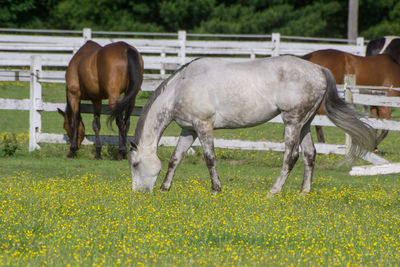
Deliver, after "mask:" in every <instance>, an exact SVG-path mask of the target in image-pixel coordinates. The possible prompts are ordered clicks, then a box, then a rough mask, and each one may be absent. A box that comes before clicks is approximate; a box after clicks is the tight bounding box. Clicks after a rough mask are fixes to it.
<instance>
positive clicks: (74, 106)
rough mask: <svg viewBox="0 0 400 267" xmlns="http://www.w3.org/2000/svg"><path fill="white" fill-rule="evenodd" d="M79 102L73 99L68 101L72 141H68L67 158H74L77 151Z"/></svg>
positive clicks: (79, 117)
mask: <svg viewBox="0 0 400 267" xmlns="http://www.w3.org/2000/svg"><path fill="white" fill-rule="evenodd" d="M79 104H80V103H79V100H76V99H73V100H70V107H71V114H72V115H71V118H70V128H71V131H72V134H71V136H72V138H71V139H72V140H69V141H70V147H69V153H68V155H67V157H68V158H74V157H75V155H76V151H77V150H78V126H79V124H80V121H81V119H82V118H81V116H80V114H79V112H80V110H79Z"/></svg>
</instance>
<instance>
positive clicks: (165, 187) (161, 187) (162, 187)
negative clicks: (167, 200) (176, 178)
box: [160, 184, 170, 192]
mask: <svg viewBox="0 0 400 267" xmlns="http://www.w3.org/2000/svg"><path fill="white" fill-rule="evenodd" d="M169 189H170V187H167V186H165V185H163V184H162V185H161V186H160V190H161V192H168V191H169Z"/></svg>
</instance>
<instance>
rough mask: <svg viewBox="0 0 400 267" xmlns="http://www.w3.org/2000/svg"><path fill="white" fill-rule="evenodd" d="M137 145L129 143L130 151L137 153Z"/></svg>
mask: <svg viewBox="0 0 400 267" xmlns="http://www.w3.org/2000/svg"><path fill="white" fill-rule="evenodd" d="M137 150H138V148H137V144H136V143H135V142H134V141H131V151H137Z"/></svg>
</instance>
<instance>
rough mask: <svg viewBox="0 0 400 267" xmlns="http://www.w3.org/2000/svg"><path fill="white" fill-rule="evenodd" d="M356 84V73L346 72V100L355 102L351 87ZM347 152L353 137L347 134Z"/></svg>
mask: <svg viewBox="0 0 400 267" xmlns="http://www.w3.org/2000/svg"><path fill="white" fill-rule="evenodd" d="M354 86H356V75H354V74H346V75H345V76H344V100H345V101H346V102H348V103H353V94H352V93H351V88H352V87H354ZM345 145H346V154H347V153H348V152H349V150H350V146H351V138H350V135H348V134H346V143H345Z"/></svg>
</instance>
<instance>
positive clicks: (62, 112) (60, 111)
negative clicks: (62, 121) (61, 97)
mask: <svg viewBox="0 0 400 267" xmlns="http://www.w3.org/2000/svg"><path fill="white" fill-rule="evenodd" d="M57 111H58V113H60V114H61V116H63V117H65V112H64V111H62V110H61V109H59V108H57Z"/></svg>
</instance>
